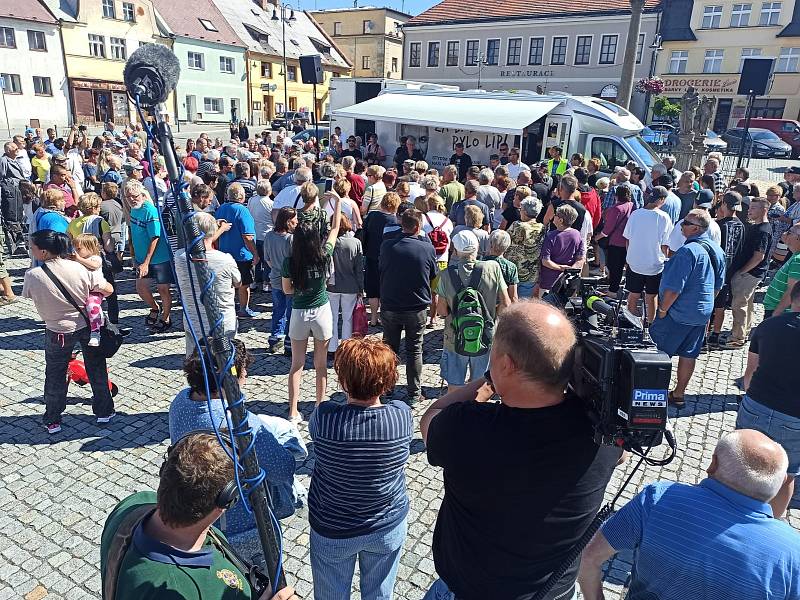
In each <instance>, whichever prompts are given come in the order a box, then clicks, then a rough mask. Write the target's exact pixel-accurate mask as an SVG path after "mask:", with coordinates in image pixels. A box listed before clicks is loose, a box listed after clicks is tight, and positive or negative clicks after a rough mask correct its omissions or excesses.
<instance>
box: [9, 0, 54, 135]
mask: <svg viewBox="0 0 800 600" xmlns="http://www.w3.org/2000/svg"><path fill="white" fill-rule="evenodd" d="M0 77H2V86H3V90H2V94H0V132H2V135H3V136H8V130H9V129H11V132H12V133H21V132H22V131H24V129H25V127H31V126H32V127H52V126H54V125H55V126H57V127H59V128H63V127H65V126H67V125H68V124H69V115H70V110H69V102H68V100H67V77H66V73H65V69H64V52H63V51H62V46H61V34H60V33H59V29H58V21H57V20H56V19H55V17H53V15H52V14H51V13H50V12H49V11H48V10H47V9H46V8H45V7H44V6H43V5H42V4H40V3H39V2H35V1H31V0H0Z"/></svg>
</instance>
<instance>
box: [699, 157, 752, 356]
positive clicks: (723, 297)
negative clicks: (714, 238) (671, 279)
mask: <svg viewBox="0 0 800 600" xmlns="http://www.w3.org/2000/svg"><path fill="white" fill-rule="evenodd" d="M687 173H691V171H687ZM741 209H742V196H741V194H739V193H738V192H733V191H728V192H725V195H724V196H723V197H722V202H720V204H719V207H718V208H717V215H718V216H719V217H720V218H719V219H718V220H717V225H719V231H720V244H719V245H720V247H721V248H722V251H723V252H724V253H725V283H724V284H723V286H722V289H721V290H720V291H719V293H718V294H717V295H716V297H715V298H714V330H713V332H712V333H711V335H709V336H708V343H709V345H712V346H716V345H718V344H719V334H720V332H721V331H722V323H723V321H725V309H726V308H730V307H731V277H730V276H731V272H732V270H731V266H732V265H733V264H734V262H735V261H736V259H737V257H738V256H739V252H740V251H741V249H742V243H743V242H744V234H745V224H744V223H742V222H741V221H740V220H739V217H738V216H737V214H736V213H737V211H740V210H741Z"/></svg>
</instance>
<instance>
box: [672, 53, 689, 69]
mask: <svg viewBox="0 0 800 600" xmlns="http://www.w3.org/2000/svg"><path fill="white" fill-rule="evenodd" d="M688 62H689V51H688V50H673V51H672V54H670V56H669V72H670V73H672V74H676V75H677V74H679V73H686V64H687V63H688Z"/></svg>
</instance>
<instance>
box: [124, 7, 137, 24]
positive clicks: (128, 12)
mask: <svg viewBox="0 0 800 600" xmlns="http://www.w3.org/2000/svg"><path fill="white" fill-rule="evenodd" d="M122 20H123V21H128V22H129V23H134V22H135V21H136V9H135V8H134V7H133V2H123V3H122Z"/></svg>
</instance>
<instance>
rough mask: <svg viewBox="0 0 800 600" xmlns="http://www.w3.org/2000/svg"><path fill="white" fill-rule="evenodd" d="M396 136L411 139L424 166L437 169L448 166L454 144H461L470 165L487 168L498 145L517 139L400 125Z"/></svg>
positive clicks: (459, 130)
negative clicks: (418, 151)
mask: <svg viewBox="0 0 800 600" xmlns="http://www.w3.org/2000/svg"><path fill="white" fill-rule="evenodd" d="M400 135H402V136H409V135H413V136H414V137H416V138H417V148H419V150H421V151H422V154H423V155H424V156H425V161H426V162H427V163H428V165H429V166H430V167H431V168H433V169H437V170H438V171H439V173H441V172H442V168H443V167H444V166H446V165H448V164H450V157H451V156H452V155H453V154H454V153H455V148H456V144H458V143H459V142H460V143H462V144H464V152H465V153H466V154H469V155H470V157H471V158H472V162H473V163H474V164H480V165H488V164H489V156H490V155H492V154H497V150H498V148H499V147H500V144H502V143H506V144H508V145H509V147H511V146H513V145H514V142H515V139H519V138H518V136H514V135H510V134H507V133H492V132H487V131H467V130H466V129H447V128H445V127H428V126H427V125H401V126H400Z"/></svg>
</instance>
